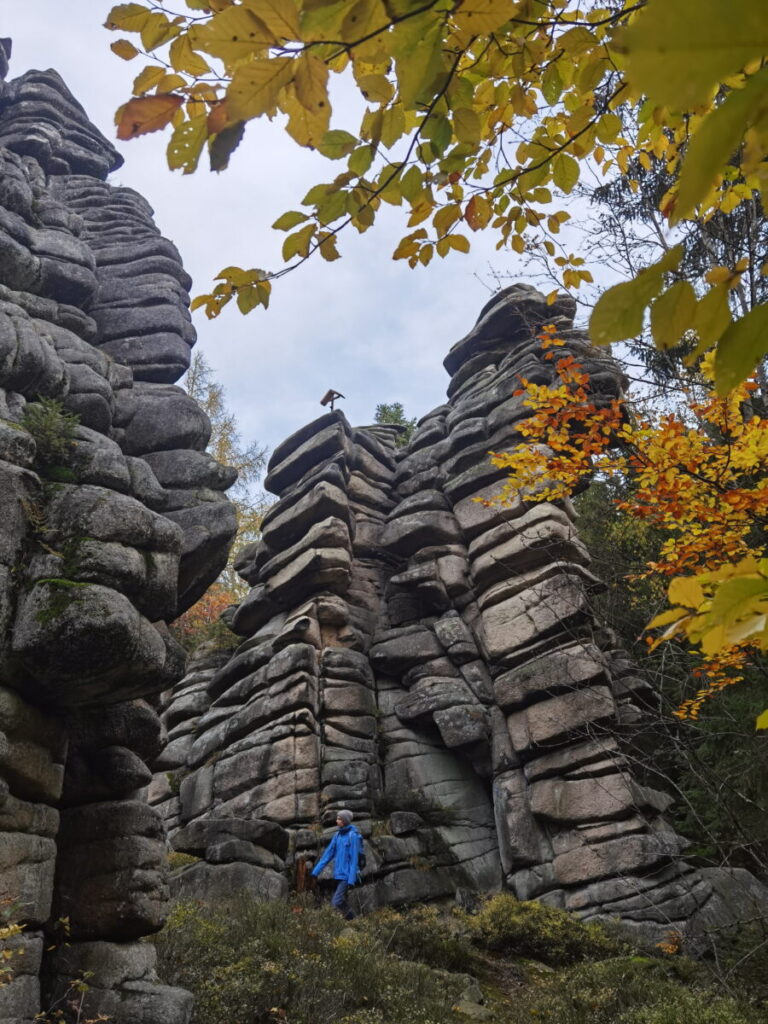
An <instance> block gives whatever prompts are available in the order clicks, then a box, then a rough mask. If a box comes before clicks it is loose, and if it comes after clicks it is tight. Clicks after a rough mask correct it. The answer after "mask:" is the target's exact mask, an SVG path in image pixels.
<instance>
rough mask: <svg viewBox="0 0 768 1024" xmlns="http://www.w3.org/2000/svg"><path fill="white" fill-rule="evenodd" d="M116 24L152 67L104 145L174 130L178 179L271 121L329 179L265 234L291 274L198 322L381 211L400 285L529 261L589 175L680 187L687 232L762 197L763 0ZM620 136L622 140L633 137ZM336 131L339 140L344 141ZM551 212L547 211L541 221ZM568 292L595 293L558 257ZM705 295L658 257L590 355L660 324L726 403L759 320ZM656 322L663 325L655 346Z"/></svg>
mask: <svg viewBox="0 0 768 1024" xmlns="http://www.w3.org/2000/svg"><path fill="white" fill-rule="evenodd" d="M186 7H187V13H184V14H170V13H166V12H165V11H164V10H163V7H162V5H161V4H159V3H155V2H153V0H144V2H140V3H129V4H119V5H118V6H116V7H114V8H113V9H112V11H111V12H110V14H109V16H108V19H107V23H106V24H107V27H108V28H110V29H115V30H118V31H122V32H126V33H128V34H131V35H133V36H134V37H136V36H137V37H138V39H137V40H136V43H134V42H131V41H130V40H129V39H118V40H117V41H116V42H115V43H113V44H112V48H113V50H114V51H115V53H116V54H117V55H118V56H119V57H122V58H123V59H126V60H131V59H134V58H136V57H138V56H139V55H140V54H141V53H143V54H145V55H148V56H150V59H151V61H152V63H150V64H149V65H147V66H146V67H145V68H143V70H142V71H141V72H140V73H139V74H138V75H137V77H136V80H135V83H134V98H132V99H130V100H129V101H128V102H127V103H126V104H125V105H124V106H123V107H121V108H120V110H119V111H118V113H117V125H118V136H119V138H122V139H129V138H133V137H134V136H136V135H141V134H143V133H144V132H148V131H155V130H157V129H159V128H163V127H165V126H167V125H170V126H171V127H172V135H171V138H170V141H169V145H168V161H169V164H170V166H171V167H172V168H177V169H180V170H182V171H183V172H184V173H187V174H188V173H192V172H193V171H195V170H196V168H197V166H198V163H199V160H200V158H201V155H202V153H203V151H204V149H205V148H206V146H207V149H208V154H209V159H210V164H211V167H212V169H213V170H222V169H223V168H225V167H226V166H227V163H228V161H229V158H230V156H231V155H232V152H233V151H234V150H235V149H236V147H237V145H238V144H239V142H240V140H241V139H242V136H243V131H244V129H245V128H246V126H247V123H248V122H249V121H251V120H252V119H254V118H257V117H264V116H266V117H268V118H272V117H274V116H275V115H277V114H282V115H284V117H285V118H286V119H287V120H286V124H285V128H286V131H287V132H288V134H289V135H290V136H291V137H292V138H293V139H294V140H295V141H296V142H297V143H298V144H299V145H301V146H306V147H310V148H314V149H316V150H318V151H319V152H320V153H321V154H322V155H323V156H325V157H327V158H328V159H329V160H330V161H332V162H334V163H336V165H337V173H334V174H332V175H331V176H330V178H331V180H329V181H326V182H322V183H318V184H317V185H315V186H314V187H313V188H312V189H310V191H309V192H308V194H307V195H306V196H305V197H304V199H303V201H302V202H301V204H300V205H301V207H302V209H301V210H292V211H289V212H287V213H285V214H283V215H282V216H281V217H279V218H278V220H277V221H276V222H275V227H276V228H277V229H278V230H282V231H286V232H288V234H287V237H286V239H285V242H284V246H283V257H284V260H285V263H286V264H287V266H286V267H284V268H282V269H281V270H278V271H276V272H274V273H267V272H265V271H262V270H257V269H251V270H242V269H240V268H233V267H230V268H227V269H226V270H224V271H222V272H221V274H220V275H219V283H218V284H217V285H216V287H215V288H214V290H213V292H212V294H210V295H207V296H200V297H199V299H198V300H196V301H197V303H198V304H200V305H204V306H205V309H206V312H207V314H208V316H216V315H217V314H218V313H219V312H220V311H221V309H222V307H223V306H224V305H226V303H228V302H229V301H230V300H231V299H232V298H235V297H236V298H237V301H238V304H239V306H240V308H241V310H242V311H243V312H248V311H249V310H250V309H252V308H254V307H255V306H257V305H263V306H266V305H267V303H268V302H269V296H270V290H271V281H272V280H273V279H274V278H275V277H279V276H281V274H283V273H285V272H286V271H288V270H290V269H293V268H294V267H296V266H297V265H299V264H300V263H302V262H303V261H304V260H306V259H307V258H308V257H309V256H311V255H313V254H314V253H317V252H319V253H320V256H321V257H323V258H324V259H327V260H335V259H337V258H338V256H339V252H338V248H337V242H338V236H339V233H340V232H341V231H343V230H344V229H346V228H348V227H350V226H352V227H354V228H355V229H356V230H357V231H360V232H363V231H367V230H368V229H369V228H370V227H371V226H372V225H373V224H374V223H375V220H376V216H377V213H378V212H379V210H380V209H381V206H382V204H389V205H392V206H399V207H401V208H402V210H403V213H404V216H405V220H406V231H405V233H404V235H403V237H402V239H401V240H400V242H399V243H398V245H397V247H396V249H395V253H394V257H395V258H396V259H404V260H406V261H407V262H408V263H409V265H410V266H412V267H414V266H416V265H418V264H427V263H429V262H430V260H431V259H432V258H433V257H434V255H435V254H437V255H438V256H441V257H445V256H446V255H447V254H448V253H449V252H451V251H454V250H455V251H458V252H468V251H469V249H470V238H471V234H472V232H476V231H481V230H490V231H493V232H495V233H496V234H497V235H498V242H497V245H498V247H499V248H504V247H510V248H511V249H512V250H513V251H515V252H523V251H524V250H525V249H526V247H530V246H532V245H537V246H539V247H540V248H541V249H543V250H544V251H546V252H547V253H548V254H549V256H550V257H552V258H554V257H555V254H556V248H555V242H554V241H553V236H555V235H557V234H558V233H559V231H560V228H561V225H562V224H563V222H564V221H565V220H567V219H568V214H567V213H566V212H565V211H562V210H557V209H552V208H551V204H553V203H555V198H554V195H553V193H555V192H556V193H560V194H564V195H567V194H568V193H570V192H572V191H573V189H574V188H575V187H576V185H577V184H578V182H579V179H580V177H581V176H582V174H583V172H584V169H585V167H587V166H589V167H590V168H592V169H595V170H596V171H597V173H599V174H601V175H609V174H620V175H624V176H627V177H628V178H629V179H630V180H632V174H633V168H634V167H636V166H637V164H638V162H639V165H640V166H641V167H646V168H647V167H650V166H651V165H652V163H653V162H655V161H663V162H664V164H665V166H666V168H667V170H668V172H669V173H670V174H671V175H672V178H673V185H672V187H671V189H670V190H669V191H668V193H667V194H666V195H665V196H664V197H663V198H662V201H661V212H662V213H663V215H664V217H666V219H667V222H668V224H669V226H670V227H673V226H674V224H675V223H678V222H680V221H681V220H682V219H684V218H690V217H694V216H698V217H703V218H708V217H711V216H713V215H714V214H715V213H716V212H718V211H722V212H729V211H731V210H733V209H734V208H735V207H736V206H737V205H738V204H739V203H741V202H742V201H743V200H744V199H747V198H750V197H751V196H752V195H753V194H755V193H759V192H761V191H762V194H763V197H765V195H766V193H767V192H768V163H767V162H766V159H765V157H766V149H767V148H768V68H765V67H763V63H764V61H765V58H766V56H767V55H768V19H766V18H765V5H764V0H731V2H730V3H728V4H724V3H722V0H676V2H675V3H672V4H671V3H669V2H667V0H647V2H645V3H643V2H631V0H604V2H602V3H601V2H600V0H582V2H581V3H579V2H578V0H358V2H349V0H186ZM331 74H335V75H343V76H345V78H346V80H347V82H348V83H350V84H352V83H353V84H354V88H355V89H356V90H357V93H358V94H359V96H360V98H361V100H362V101H363V103H364V112H363V114H362V118H361V120H360V123H359V124H358V125H357V126H347V127H345V128H341V127H338V126H334V127H332V126H331V125H332V120H331V119H332V108H331V99H330V94H329V82H330V76H331ZM629 123H631V125H632V129H633V130H632V131H628V130H627V128H626V126H627V124H629ZM348 129H350V130H348ZM548 208H549V209H548ZM557 263H558V265H559V273H560V277H561V280H562V283H563V285H564V286H565V287H567V288H578V287H579V285H580V284H582V283H583V282H585V281H586V282H589V281H591V274H590V272H589V270H588V269H586V268H585V267H584V261H583V259H581V258H580V257H578V256H574V255H573V254H567V255H565V256H563V255H560V256H558V257H557ZM723 271H724V273H725V275H726V277H725V278H724V279H723V280H717V281H713V282H712V287H711V288H710V290H708V291H707V292H706V294H704V295H703V296H696V295H691V292H690V291H689V290H688V289H680V288H678V289H677V290H675V291H674V292H672V293H671V294H670V293H669V290H668V289H667V283H668V282H669V280H670V275H672V277H674V273H675V262H674V258H673V257H672V256H669V257H665V260H664V261H662V263H660V264H657V265H656V266H655V267H653V268H650V269H649V271H648V272H645V274H641V275H639V276H638V277H637V278H636V279H635V280H634V281H633V282H630V283H628V284H627V285H624V286H622V287H623V288H624V291H622V292H621V293H620V294H619V295H616V294H614V293H612V292H611V291H609V292H608V293H607V294H606V296H605V298H604V300H603V302H602V303H601V304H600V305H599V306H598V308H597V310H596V311H595V318H594V320H593V334H594V335H595V339H596V340H598V341H600V342H605V343H607V342H610V341H612V340H621V339H622V338H626V337H630V336H632V334H636V333H637V331H638V330H639V325H642V319H643V314H644V310H645V309H646V308H647V307H648V306H649V305H652V304H653V306H654V308H655V309H656V316H655V317H652V327H653V331H654V336H655V340H656V342H657V344H659V345H660V346H662V347H666V346H669V345H672V344H674V343H675V342H676V341H677V340H679V338H680V336H681V335H682V334H683V333H685V332H686V331H688V330H699V331H700V333H701V344H702V346H706V347H708V346H711V345H712V344H714V343H715V342H717V341H718V340H719V339H721V341H720V348H719V355H718V363H717V373H718V383H719V385H720V386H721V388H725V387H727V386H728V385H729V384H730V383H732V382H734V381H735V380H737V379H740V378H741V377H743V376H744V375H745V374H746V373H747V372H748V371H749V370H750V369H751V368H752V367H753V366H754V365H755V363H756V362H757V361H758V360H759V359H760V358H761V357H762V355H764V354H765V351H766V348H768V341H767V340H766V338H768V331H766V330H764V327H765V324H764V322H763V321H764V320H765V312H764V311H759V310H754V311H752V312H750V313H749V314H748V315H747V316H746V317H744V318H743V319H742V320H741V321H737V322H733V321H732V316H731V312H730V309H729V305H728V301H727V299H728V291H729V289H732V288H734V287H736V286H737V284H738V281H739V275H740V274H741V273H742V272H743V268H741V269H739V268H737V267H735V268H723ZM654 323H655V324H656V325H657V326H654Z"/></svg>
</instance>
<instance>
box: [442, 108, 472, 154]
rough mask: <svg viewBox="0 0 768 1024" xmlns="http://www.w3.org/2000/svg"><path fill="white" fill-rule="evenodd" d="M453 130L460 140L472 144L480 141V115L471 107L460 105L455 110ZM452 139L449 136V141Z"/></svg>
mask: <svg viewBox="0 0 768 1024" xmlns="http://www.w3.org/2000/svg"><path fill="white" fill-rule="evenodd" d="M453 131H454V134H455V135H456V138H457V139H458V140H459V142H468V143H470V144H471V145H474V144H476V143H478V142H479V141H480V131H481V126H480V118H479V116H478V115H477V113H476V112H475V111H474V110H471V109H470V108H469V107H459V109H458V110H454V112H453ZM450 141H451V140H450V138H449V139H448V142H450ZM447 144H448V143H446V145H447Z"/></svg>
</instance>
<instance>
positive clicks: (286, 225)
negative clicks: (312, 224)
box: [272, 210, 308, 231]
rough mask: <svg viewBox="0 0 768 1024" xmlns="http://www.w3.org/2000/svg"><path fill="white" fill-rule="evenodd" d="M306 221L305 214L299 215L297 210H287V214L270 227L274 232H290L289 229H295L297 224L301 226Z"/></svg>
mask: <svg viewBox="0 0 768 1024" xmlns="http://www.w3.org/2000/svg"><path fill="white" fill-rule="evenodd" d="M307 219H308V215H307V214H306V213H299V211H298V210H289V211H288V213H284V214H283V215H282V217H278V218H277V220H276V221H275V223H274V224H273V225H272V227H273V228H275V230H276V231H290V230H291V228H295V227H296V226H297V225H299V224H303V223H304V221H305V220H307Z"/></svg>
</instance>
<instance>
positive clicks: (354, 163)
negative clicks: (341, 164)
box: [347, 146, 373, 177]
mask: <svg viewBox="0 0 768 1024" xmlns="http://www.w3.org/2000/svg"><path fill="white" fill-rule="evenodd" d="M372 163H373V146H358V148H357V149H356V150H354V151H353V152H352V153H351V154H350V157H349V160H348V161H347V167H348V168H349V169H350V171H352V173H353V174H357V175H359V176H360V177H362V176H363V175H364V174H365V172H366V171H367V170H368V168H369V167H370V166H371V164H372Z"/></svg>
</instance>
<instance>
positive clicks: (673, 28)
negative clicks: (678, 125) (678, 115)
mask: <svg viewBox="0 0 768 1024" xmlns="http://www.w3.org/2000/svg"><path fill="white" fill-rule="evenodd" d="M617 43H618V46H617V48H618V49H619V50H621V51H623V52H624V53H625V54H626V74H627V77H628V78H629V80H630V81H631V82H632V83H633V84H634V85H636V86H637V88H638V89H639V90H640V91H641V92H643V93H645V94H646V95H647V96H648V97H649V98H650V99H651V100H652V101H653V102H654V103H658V104H659V105H661V106H670V107H673V108H675V109H678V110H680V109H685V108H686V107H689V106H696V105H698V104H702V103H705V102H706V101H707V100H708V99H709V98H710V96H711V95H712V93H713V92H714V90H715V88H716V87H717V86H718V84H719V83H720V82H722V81H723V80H724V79H726V78H728V77H729V76H730V75H733V74H736V72H738V71H740V70H741V69H742V68H743V67H744V66H745V65H747V64H749V62H750V61H753V60H759V59H760V58H761V57H762V56H763V55H764V54H766V53H768V18H766V10H765V4H764V3H763V2H762V0H730V2H729V3H723V0H676V2H675V3H669V2H668V0H649V2H648V3H647V4H646V6H645V7H644V8H643V9H642V10H641V11H640V12H639V13H638V14H637V16H636V17H635V18H634V19H633V21H632V22H631V23H630V25H629V26H628V27H627V28H626V29H624V30H623V31H622V32H621V33H620V34H619V35H618V39H617Z"/></svg>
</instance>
